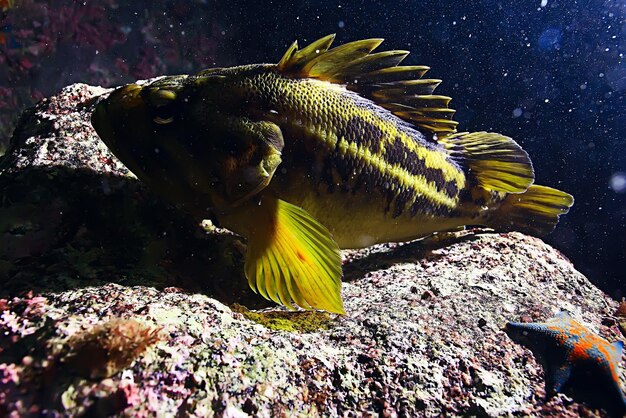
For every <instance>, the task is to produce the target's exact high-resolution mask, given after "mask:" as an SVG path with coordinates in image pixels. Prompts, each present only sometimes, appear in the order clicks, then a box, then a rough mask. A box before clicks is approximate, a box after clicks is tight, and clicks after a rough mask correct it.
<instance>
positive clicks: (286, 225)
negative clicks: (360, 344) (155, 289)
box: [92, 35, 573, 313]
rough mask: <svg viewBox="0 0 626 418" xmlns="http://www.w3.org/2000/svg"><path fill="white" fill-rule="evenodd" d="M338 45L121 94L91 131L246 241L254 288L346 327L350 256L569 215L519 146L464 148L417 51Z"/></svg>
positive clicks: (97, 115) (478, 143) (465, 136)
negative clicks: (347, 252)
mask: <svg viewBox="0 0 626 418" xmlns="http://www.w3.org/2000/svg"><path fill="white" fill-rule="evenodd" d="M333 39H334V35H331V36H326V37H324V38H322V39H319V40H317V41H315V42H313V43H312V44H310V45H308V46H307V47H305V48H303V49H298V46H297V43H294V44H293V45H292V46H291V47H290V48H289V49H288V50H287V52H286V53H285V55H284V56H283V57H282V59H281V60H280V62H279V63H278V64H256V65H246V66H240V67H232V68H214V69H209V70H205V71H201V72H199V73H198V74H195V75H181V76H170V77H163V78H161V79H159V80H157V81H153V82H151V83H149V84H146V85H143V86H139V85H137V84H130V85H127V86H124V87H120V88H118V89H117V90H115V91H114V92H113V93H112V94H111V95H110V96H109V97H108V98H107V99H105V100H102V101H101V102H100V103H99V104H98V106H97V108H96V110H95V112H94V114H93V117H92V123H93V125H94V127H95V129H96V131H97V132H98V134H99V136H100V137H101V138H102V139H103V140H104V142H105V143H106V144H107V145H108V146H109V148H110V149H111V150H112V151H113V153H114V154H115V155H117V156H118V157H119V158H120V160H121V161H122V162H123V163H124V164H126V165H127V166H128V168H129V169H130V170H132V171H133V172H134V173H135V174H136V175H137V177H139V178H140V179H141V180H143V181H144V182H146V183H147V184H148V185H150V186H151V187H152V188H153V189H154V190H156V191H157V192H159V193H160V194H162V195H163V196H165V197H166V198H168V199H169V200H170V201H172V202H174V203H177V204H178V205H179V206H181V207H182V208H183V209H185V210H187V211H189V212H191V213H192V214H194V215H196V216H198V217H200V218H202V217H204V218H207V217H211V218H212V219H216V220H217V221H218V222H219V223H220V224H221V225H223V226H224V227H226V228H228V229H230V230H232V231H234V232H236V233H239V234H241V235H242V236H244V237H246V238H247V240H248V253H247V258H246V263H245V273H246V276H247V278H248V281H249V283H250V286H251V287H252V288H253V289H255V290H256V291H258V292H259V293H260V294H262V295H263V296H264V297H266V298H269V299H272V300H274V301H275V302H277V303H282V304H284V305H287V306H292V305H293V303H295V304H296V305H298V306H300V307H303V308H315V309H323V310H327V311H330V312H337V313H343V312H344V309H343V303H342V300H341V295H340V290H341V259H340V256H339V248H360V247H365V246H369V245H372V244H375V243H381V242H390V241H406V240H411V239H415V238H418V237H422V236H425V235H427V234H430V233H433V232H436V231H446V230H451V229H455V228H458V227H460V226H463V225H487V226H490V227H493V228H495V229H497V230H502V231H508V230H519V231H526V232H530V233H534V234H543V233H547V232H550V231H551V230H552V229H553V228H554V226H555V225H556V223H557V221H558V217H559V215H561V214H564V213H567V211H568V210H569V207H570V206H571V205H572V204H573V198H572V196H570V195H569V194H567V193H563V192H561V191H559V190H555V189H552V188H549V187H545V186H537V185H533V182H534V173H533V167H532V164H531V162H530V159H529V157H528V155H527V154H526V152H524V150H522V148H521V147H520V146H519V145H518V144H517V143H516V142H515V141H513V140H512V139H511V138H508V137H506V136H503V135H500V134H497V133H487V132H477V133H456V127H457V122H455V121H453V120H452V115H453V114H454V110H452V109H449V108H448V103H449V101H450V98H449V97H445V96H439V95H434V94H433V90H434V89H435V87H437V85H439V83H440V80H435V79H425V78H423V76H424V74H425V73H426V71H427V70H428V67H424V66H400V65H399V64H400V62H401V61H402V60H403V59H404V58H405V57H406V56H407V55H408V51H385V52H379V53H372V51H373V50H374V49H375V48H376V47H378V45H380V43H381V42H382V40H381V39H367V40H362V41H357V42H351V43H347V44H345V45H341V46H339V47H336V48H334V49H329V48H330V45H331V43H332V41H333Z"/></svg>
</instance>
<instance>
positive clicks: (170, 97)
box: [149, 88, 177, 125]
mask: <svg viewBox="0 0 626 418" xmlns="http://www.w3.org/2000/svg"><path fill="white" fill-rule="evenodd" d="M176 98H177V95H176V93H175V92H173V91H171V90H168V89H159V88H155V89H153V90H151V91H150V96H149V101H150V104H151V105H152V106H153V118H152V120H153V121H154V123H156V124H157V125H168V124H170V123H172V122H174V120H175V119H176V118H175V112H176V109H175V104H176Z"/></svg>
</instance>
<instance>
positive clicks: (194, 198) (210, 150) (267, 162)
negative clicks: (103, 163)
mask: <svg viewBox="0 0 626 418" xmlns="http://www.w3.org/2000/svg"><path fill="white" fill-rule="evenodd" d="M238 91H240V90H237V88H236V86H235V85H234V81H233V78H232V77H226V76H222V75H217V76H216V75H212V74H206V75H202V73H201V74H199V75H197V76H192V77H187V76H173V77H164V78H162V79H160V80H157V81H155V82H152V83H149V84H146V85H138V84H129V85H126V86H123V87H120V88H118V89H116V90H115V91H113V92H112V93H111V94H110V96H109V97H108V98H106V99H103V100H101V101H100V102H99V104H98V105H97V107H96V109H95V111H94V113H93V115H92V125H93V126H94V128H95V130H96V132H97V133H98V135H99V136H100V138H101V139H102V140H103V141H104V142H105V144H106V145H107V146H108V147H109V149H110V150H111V151H112V152H113V154H115V155H116V156H117V157H118V158H119V159H120V160H121V161H122V163H123V164H124V165H126V166H127V167H128V168H129V169H130V170H131V171H132V172H133V173H134V174H135V175H137V177H138V178H139V179H140V180H142V181H144V182H145V183H147V184H148V185H149V186H151V188H152V189H154V190H155V191H156V192H158V193H160V194H161V195H163V196H164V197H165V198H167V199H168V200H170V201H172V202H173V203H175V204H177V205H179V206H184V208H186V209H188V211H191V212H192V213H194V214H198V215H199V214H201V213H203V212H204V213H206V212H207V211H213V210H215V208H226V207H231V206H234V205H238V204H240V203H241V202H242V201H245V200H247V199H249V198H251V197H252V196H254V195H256V194H258V193H259V192H260V191H261V190H262V189H263V188H265V187H266V186H267V185H268V184H269V181H270V180H271V178H272V176H273V174H274V172H275V170H276V168H277V167H278V165H279V164H280V162H281V159H280V155H281V150H282V147H283V139H282V134H281V132H280V129H279V128H278V127H277V126H276V125H274V124H273V123H270V122H266V121H262V120H251V119H250V118H249V117H247V116H246V114H245V111H244V109H243V106H242V105H241V103H243V102H244V101H245V98H244V97H243V96H242V95H240V94H239V93H238Z"/></svg>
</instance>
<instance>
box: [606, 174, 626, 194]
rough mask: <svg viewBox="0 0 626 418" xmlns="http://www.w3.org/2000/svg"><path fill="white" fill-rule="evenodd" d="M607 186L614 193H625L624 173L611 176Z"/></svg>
mask: <svg viewBox="0 0 626 418" xmlns="http://www.w3.org/2000/svg"><path fill="white" fill-rule="evenodd" d="M609 186H610V187H611V189H613V191H614V192H615V193H625V192H626V173H624V172H622V171H619V172H617V173H615V174H613V175H612V176H611V178H610V180H609Z"/></svg>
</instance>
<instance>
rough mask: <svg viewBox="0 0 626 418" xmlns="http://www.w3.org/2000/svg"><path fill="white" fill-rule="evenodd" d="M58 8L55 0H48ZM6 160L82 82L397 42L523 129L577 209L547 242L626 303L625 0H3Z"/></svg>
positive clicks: (458, 96) (489, 124) (460, 99)
mask: <svg viewBox="0 0 626 418" xmlns="http://www.w3.org/2000/svg"><path fill="white" fill-rule="evenodd" d="M48 3H50V5H49V4H48ZM3 9H4V11H2V16H1V17H2V22H1V23H0V153H1V152H2V150H3V149H4V148H5V147H6V145H7V142H8V138H9V136H10V133H11V131H12V129H13V126H14V123H15V120H16V117H17V115H19V113H20V111H21V110H22V109H24V108H25V107H27V106H30V105H32V104H33V103H34V102H35V101H36V100H38V99H39V98H41V97H45V96H47V95H50V94H53V93H54V92H56V91H58V90H59V89H60V88H62V87H63V86H65V85H67V84H70V83H73V82H86V83H90V84H101V85H106V86H115V85H119V84H122V83H125V82H129V81H133V80H135V79H141V78H148V77H152V76H155V75H161V74H173V73H180V72H195V71H198V70H200V69H202V68H206V67H210V66H229V65H238V64H246V63H255V62H276V61H277V60H278V59H279V58H280V57H281V55H282V53H283V52H284V50H285V49H286V48H287V47H288V46H289V44H290V43H291V42H292V41H293V40H294V39H298V40H299V42H300V45H305V44H306V43H308V42H310V41H313V40H315V39H317V38H319V37H321V36H323V35H326V34H328V33H337V41H336V44H340V43H344V42H347V41H352V40H357V39H363V38H369V37H383V38H385V39H386V41H385V43H384V44H383V46H382V47H381V48H382V49H408V50H411V51H412V54H411V55H410V56H409V57H408V58H407V60H405V62H404V64H414V65H429V66H430V67H431V68H432V69H431V71H430V72H429V74H428V75H429V76H430V77H433V78H441V79H442V80H443V84H442V85H441V86H440V87H439V89H438V90H437V93H438V94H445V95H449V96H452V97H453V102H452V105H451V106H452V107H453V108H455V109H457V111H458V113H457V115H456V120H458V121H459V122H460V129H461V130H468V131H477V130H487V131H495V132H500V133H503V134H506V135H508V136H511V137H513V138H515V139H516V140H517V141H518V142H519V143H520V144H521V145H522V146H523V147H524V149H526V150H527V151H528V152H529V154H530V155H531V158H532V160H533V163H534V166H535V170H536V178H537V183H539V184H545V185H549V186H553V187H556V188H559V189H562V190H565V191H567V192H570V193H571V194H573V195H574V196H575V198H576V203H575V205H574V207H573V209H572V211H571V212H570V214H569V215H567V216H565V217H563V218H562V220H561V223H560V224H559V226H558V228H557V230H556V231H555V232H554V233H553V234H552V235H551V236H549V237H547V239H546V241H548V242H549V243H551V244H552V245H554V246H555V247H557V248H559V249H560V250H561V251H562V252H563V253H564V254H565V255H566V256H567V257H568V258H570V259H571V260H572V261H573V262H574V264H575V265H576V267H577V268H578V269H579V270H580V271H582V272H583V273H585V274H586V275H587V276H588V277H589V278H590V279H591V280H592V281H593V282H594V283H596V284H597V285H598V286H599V287H601V288H602V289H604V290H605V291H607V292H609V293H610V294H611V295H612V296H613V297H615V298H621V297H622V296H626V285H625V283H626V263H625V262H626V123H625V120H626V111H625V110H626V101H625V97H624V96H625V92H626V64H625V62H624V56H623V54H624V52H625V49H626V41H625V39H626V23H625V16H626V2H625V1H624V0H619V1H600V0H586V1H574V0H569V1H554V0H547V1H546V0H543V1H542V0H532V1H530V0H529V1H523V2H520V1H509V2H505V1H501V2H498V1H495V0H485V1H473V2H459V1H452V0H448V1H433V0H427V1H393V2H392V1H345V2H336V1H308V2H305V1H289V2H287V1H285V2H278V1H250V0H248V1H243V0H229V1H210V0H208V1H191V0H170V1H167V0H154V1H151V0H145V1H139V0H134V1H130V0H128V1H113V0H107V1H81V2H76V1H71V0H58V1H54V2H44V1H34V0H24V1H19V0H16V1H14V2H9V1H6V0H0V10H3Z"/></svg>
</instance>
